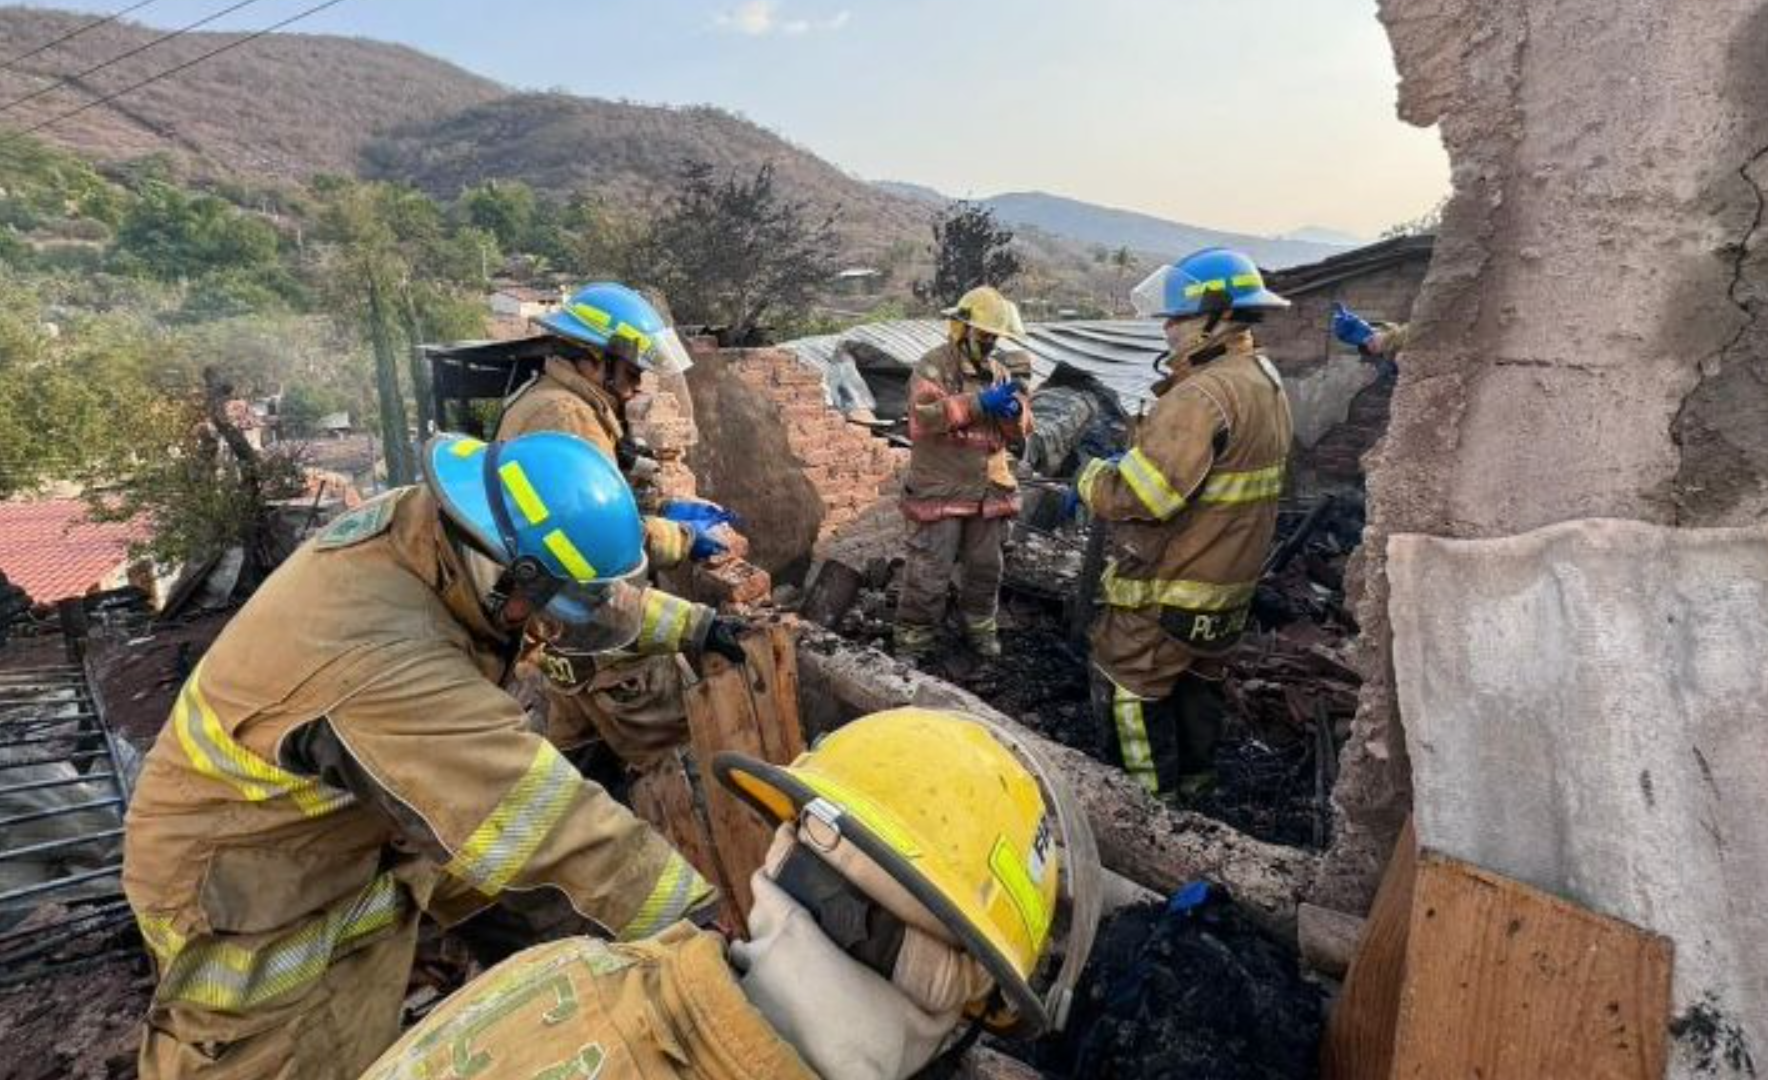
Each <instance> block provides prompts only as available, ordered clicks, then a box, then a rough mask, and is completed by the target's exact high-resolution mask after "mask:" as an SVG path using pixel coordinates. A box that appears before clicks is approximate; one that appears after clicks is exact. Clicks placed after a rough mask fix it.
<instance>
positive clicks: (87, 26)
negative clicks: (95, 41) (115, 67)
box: [0, 0, 159, 75]
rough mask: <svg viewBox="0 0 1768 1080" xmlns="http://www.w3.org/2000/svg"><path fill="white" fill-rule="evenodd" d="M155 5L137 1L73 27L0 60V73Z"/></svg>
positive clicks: (152, 0)
mask: <svg viewBox="0 0 1768 1080" xmlns="http://www.w3.org/2000/svg"><path fill="white" fill-rule="evenodd" d="M157 3H159V0H137V2H136V3H133V4H130V5H129V6H128V7H126V8H124V9H123V10H121V11H119V12H117V13H116V14H114V15H106V16H105V17H104V18H102V19H93V20H92V21H91V22H88V23H81V24H80V25H79V26H76V27H74V28H73V29H72V30H69V31H68V32H67V33H65V34H63V35H61V36H60V37H58V38H55V39H54V40H52V41H45V42H44V43H43V44H41V45H39V46H37V47H36V48H34V49H30V50H27V51H25V52H21V53H19V54H18V55H17V56H14V57H12V58H11V59H9V60H0V71H11V70H12V66H13V65H14V64H16V63H18V62H19V61H20V60H29V59H30V58H31V57H33V56H38V55H40V54H42V53H46V52H48V51H49V50H50V49H53V48H55V47H56V46H57V45H60V44H61V43H62V42H64V41H72V40H73V39H74V38H77V37H79V36H80V35H81V34H84V33H85V32H86V31H88V30H96V29H98V28H99V27H101V26H103V25H105V24H106V23H114V22H116V21H117V20H118V19H120V18H122V17H123V16H125V15H127V14H129V13H130V12H131V11H139V10H140V9H142V8H144V7H146V6H147V5H149V4H157ZM19 74H20V75H26V74H29V72H23V71H21V72H19Z"/></svg>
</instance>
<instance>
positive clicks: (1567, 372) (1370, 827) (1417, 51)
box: [1315, 0, 1768, 910]
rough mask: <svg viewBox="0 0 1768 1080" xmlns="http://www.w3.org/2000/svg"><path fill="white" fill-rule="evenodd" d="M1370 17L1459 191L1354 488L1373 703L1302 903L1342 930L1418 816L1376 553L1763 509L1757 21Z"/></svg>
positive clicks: (1506, 2)
mask: <svg viewBox="0 0 1768 1080" xmlns="http://www.w3.org/2000/svg"><path fill="white" fill-rule="evenodd" d="M1379 8H1380V15H1381V19H1382V21H1383V23H1385V24H1386V26H1387V29H1388V33H1389V37H1390V39H1391V41H1392V44H1393V48H1394V55H1395V58H1396V62H1397V66H1398V68H1399V72H1400V78H1401V83H1400V100H1399V111H1400V115H1401V117H1402V119H1404V120H1406V121H1407V122H1409V123H1413V124H1417V125H1420V126H1428V125H1431V124H1438V125H1440V129H1441V132H1442V137H1443V141H1444V144H1445V145H1446V147H1447V149H1448V151H1449V154H1450V158H1451V162H1452V177H1453V182H1454V194H1453V197H1452V199H1451V201H1450V203H1449V206H1448V208H1447V211H1446V213H1445V216H1444V222H1443V227H1442V230H1441V232H1440V233H1439V235H1438V239H1437V247H1436V252H1435V256H1434V259H1433V262H1432V265H1431V270H1430V275H1429V278H1428V280H1427V282H1426V286H1425V291H1424V293H1423V295H1422V296H1421V297H1420V299H1419V303H1418V306H1417V309H1416V312H1415V317H1414V328H1415V334H1414V337H1413V339H1412V348H1411V351H1410V352H1409V353H1407V354H1406V355H1405V356H1404V357H1403V358H1402V359H1401V376H1400V381H1399V385H1398V387H1397V390H1396V392H1395V396H1394V401H1393V416H1392V423H1391V427H1390V429H1389V433H1388V435H1387V438H1386V439H1385V440H1384V442H1383V444H1382V445H1381V446H1380V447H1379V448H1378V449H1377V451H1376V453H1375V455H1374V456H1373V464H1374V468H1373V470H1372V472H1371V475H1370V478H1369V492H1370V504H1369V509H1370V527H1369V533H1368V535H1367V536H1366V538H1365V541H1366V542H1365V544H1364V548H1363V551H1364V565H1363V566H1362V567H1361V568H1360V570H1361V572H1360V573H1359V574H1358V575H1357V576H1358V577H1360V578H1361V580H1362V582H1363V586H1362V588H1361V590H1360V593H1361V596H1360V599H1359V601H1358V615H1359V619H1360V621H1361V624H1362V626H1363V630H1364V634H1363V650H1364V655H1363V667H1364V671H1365V674H1366V676H1367V678H1368V681H1367V683H1366V684H1365V687H1364V690H1363V696H1362V701H1361V707H1360V709H1359V712H1358V717H1357V721H1356V724H1355V726H1354V728H1353V731H1352V734H1351V740H1350V743H1349V744H1348V745H1347V746H1346V748H1345V751H1344V755H1343V760H1342V773H1341V781H1340V784H1339V788H1338V792H1337V803H1338V811H1339V829H1338V841H1337V844H1336V846H1335V847H1334V849H1333V850H1332V852H1331V853H1330V855H1329V857H1328V859H1327V861H1326V865H1325V867H1324V870H1323V872H1322V874H1321V877H1320V879H1319V884H1318V885H1317V887H1316V896H1315V899H1316V901H1317V902H1320V903H1322V904H1324V905H1326V906H1330V907H1336V908H1340V909H1343V910H1358V909H1361V908H1363V907H1366V906H1367V903H1368V901H1369V899H1370V898H1371V896H1372V895H1373V890H1374V886H1375V883H1376V880H1377V878H1378V876H1379V873H1380V869H1381V866H1382V865H1383V863H1384V862H1385V859H1386V856H1387V853H1388V851H1389V849H1390V848H1391V846H1392V841H1393V837H1394V836H1395V834H1396V833H1397V830H1398V828H1399V826H1400V824H1401V822H1402V821H1403V819H1404V817H1405V814H1406V813H1407V810H1408V808H1409V803H1410V798H1411V790H1410V765H1409V763H1408V761H1407V758H1406V750H1405V744H1404V740H1403V738H1402V737H1401V731H1400V728H1399V720H1398V708H1397V706H1396V704H1395V701H1394V691H1393V673H1392V665H1391V658H1390V644H1391V631H1390V627H1389V624H1388V618H1387V613H1386V607H1387V593H1388V588H1387V582H1386V578H1385V569H1384V566H1383V559H1382V552H1383V551H1384V550H1385V546H1386V541H1387V537H1389V536H1390V535H1394V534H1398V533H1424V534H1429V535H1435V536H1447V537H1491V536H1501V535H1509V534H1514V533H1518V532H1522V531H1525V530H1529V529H1533V528H1537V527H1539V526H1542V525H1547V524H1551V523H1554V522H1558V521H1565V520H1570V519H1575V518H1582V517H1619V518H1632V519H1637V520H1642V521H1649V522H1656V523H1660V524H1670V525H1691V526H1693V525H1730V524H1742V523H1747V522H1751V521H1756V520H1760V519H1761V518H1762V516H1763V512H1764V510H1765V509H1768V340H1765V336H1768V324H1764V322H1763V321H1762V320H1760V319H1758V318H1757V315H1758V313H1759V311H1760V308H1761V305H1762V300H1763V289H1764V288H1765V287H1768V266H1765V265H1764V258H1765V256H1764V250H1763V244H1762V236H1761V230H1762V226H1763V194H1762V185H1763V184H1764V183H1768V62H1765V61H1768V6H1765V5H1764V4H1762V3H1761V2H1760V0H1702V2H1700V3H1698V4H1696V3H1687V4H1664V3H1661V2H1660V0H1379ZM1493 797H1495V798H1502V797H1503V795H1502V793H1501V792H1494V793H1493Z"/></svg>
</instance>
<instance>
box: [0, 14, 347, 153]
mask: <svg viewBox="0 0 1768 1080" xmlns="http://www.w3.org/2000/svg"><path fill="white" fill-rule="evenodd" d="M247 2H248V3H252V2H256V0H247ZM343 2H344V0H325V3H323V4H314V5H313V6H312V7H310V8H306V9H305V10H302V11H297V12H295V13H294V14H293V15H290V16H289V17H288V18H286V19H284V20H282V21H281V22H278V23H272V24H271V25H269V26H266V27H265V28H264V29H262V30H254V31H253V32H252V33H250V34H247V35H246V36H245V37H242V38H237V39H235V40H233V41H230V42H228V43H227V44H225V45H222V46H219V47H217V48H213V49H210V50H209V51H208V52H206V53H203V54H201V55H200V56H196V57H193V58H192V59H189V60H186V61H185V62H184V63H182V64H178V65H176V66H174V67H169V68H167V69H166V70H164V71H161V72H159V73H158V74H154V75H149V76H148V77H147V78H145V79H142V80H141V81H139V82H136V83H133V84H131V85H129V86H125V87H123V88H122V89H121V90H118V91H115V92H114V93H109V94H106V95H104V96H103V97H99V98H93V99H92V100H91V101H88V102H87V103H86V104H84V105H82V106H80V107H79V108H77V109H69V110H68V111H67V112H64V113H61V114H59V115H56V116H51V117H50V118H49V119H47V120H44V121H42V122H40V123H36V124H32V125H31V126H30V127H28V128H25V129H23V130H21V131H14V132H10V134H13V135H33V134H35V133H37V132H39V131H42V130H43V129H44V128H46V127H49V126H50V125H52V124H59V123H61V122H62V121H63V120H70V119H72V118H74V117H76V116H79V115H80V114H81V113H83V112H86V111H87V110H89V109H96V108H97V107H98V106H100V105H103V104H105V103H107V102H111V101H115V100H116V99H118V98H120V97H122V96H123V95H124V94H132V93H134V92H135V91H137V90H139V89H141V88H142V87H144V86H148V85H151V84H153V83H156V82H159V81H160V80H161V79H165V78H169V77H171V76H173V75H176V74H178V73H179V72H181V71H186V70H189V69H190V68H193V67H195V66H197V65H198V64H200V63H202V62H203V61H204V60H207V59H209V58H211V57H215V56H220V55H221V54H222V53H224V52H227V51H228V50H230V49H237V48H239V47H240V46H241V45H244V44H247V43H248V42H252V41H256V40H258V39H259V38H261V37H263V36H265V35H266V34H273V33H275V32H276V31H278V30H281V29H282V28H283V27H285V26H288V25H290V24H292V23H297V22H300V21H301V20H302V19H305V18H307V17H308V16H310V15H317V14H319V13H320V12H322V11H324V10H325V9H326V8H330V7H337V6H338V5H339V4H341V3H343ZM235 6H243V5H235ZM223 14H225V13H223ZM3 111H5V110H4V109H0V112H3Z"/></svg>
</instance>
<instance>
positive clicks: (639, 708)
mask: <svg viewBox="0 0 1768 1080" xmlns="http://www.w3.org/2000/svg"><path fill="white" fill-rule="evenodd" d="M534 324H535V326H536V327H538V328H539V329H541V330H543V331H545V332H546V334H547V336H548V338H549V340H550V342H551V346H552V355H551V356H550V357H548V358H547V361H546V366H545V370H544V371H543V372H542V373H541V375H540V377H539V378H537V379H535V380H534V381H533V382H531V383H529V384H528V385H527V386H525V387H523V388H522V389H521V390H519V391H518V392H517V393H516V394H515V395H514V396H513V397H511V398H510V400H509V401H508V402H506V403H505V406H504V412H503V417H502V419H501V420H500V421H499V422H498V429H497V433H498V436H499V437H500V438H505V439H508V438H513V437H515V436H517V435H524V434H528V433H531V432H537V431H558V432H564V433H565V434H568V435H575V436H577V437H578V438H581V439H585V440H587V441H589V442H590V443H592V444H594V445H595V446H596V447H597V448H598V449H599V450H601V451H602V452H603V453H604V454H606V455H608V457H609V458H610V459H613V460H615V461H616V462H618V464H619V466H620V469H621V474H622V475H623V476H625V477H626V478H627V480H628V481H629V482H630V483H631V484H632V486H633V488H634V490H635V491H636V492H638V493H639V498H640V503H641V505H642V506H645V507H647V508H648V509H650V510H652V511H654V513H651V514H650V515H649V516H647V517H646V518H645V522H644V536H645V552H646V555H647V557H648V558H649V561H650V566H651V568H652V569H654V570H664V569H669V568H670V567H674V566H677V565H679V564H681V563H682V562H684V561H689V560H692V561H699V560H704V559H709V558H712V557H713V556H716V555H719V554H722V553H723V552H724V551H725V550H726V540H727V539H731V538H732V536H731V534H730V533H729V532H728V531H727V530H729V529H730V528H731V525H732V522H733V520H734V518H733V516H732V515H731V514H730V513H729V512H728V511H726V510H724V509H723V508H721V507H719V506H717V505H715V504H712V503H708V502H701V501H698V500H693V499H672V500H668V501H663V500H661V499H659V498H656V497H655V496H654V493H653V492H652V490H651V484H650V477H651V475H652V474H653V473H654V472H655V469H656V462H655V461H654V460H652V459H651V458H649V457H648V456H647V455H645V454H643V453H641V452H639V448H638V446H637V444H636V443H634V441H633V440H632V439H631V438H630V437H629V434H628V432H627V430H626V405H627V403H628V402H629V401H630V400H631V399H632V398H633V397H634V396H635V395H636V394H637V393H638V391H639V384H640V380H641V379H642V378H643V377H644V376H645V375H647V374H649V375H653V376H659V377H669V376H676V375H680V374H682V373H683V372H685V371H686V370H687V369H688V367H689V366H690V364H691V362H690V360H689V359H688V355H687V350H686V349H684V348H683V347H682V344H681V341H680V339H679V338H678V337H677V336H676V333H675V331H674V329H672V328H671V327H670V325H669V322H668V320H667V319H665V318H664V317H663V315H662V313H661V312H659V311H658V310H657V307H656V306H655V305H654V304H652V303H651V302H650V301H649V300H646V299H645V298H644V297H643V296H641V295H640V294H639V293H637V292H636V291H634V290H632V289H629V288H627V287H626V286H624V285H619V284H615V283H613V282H598V283H595V284H592V285H587V286H585V287H584V288H582V289H579V290H578V291H577V292H576V293H574V294H573V295H572V296H571V297H570V298H569V299H567V300H566V301H565V303H564V304H563V305H562V306H561V307H560V308H559V309H558V310H557V311H551V312H547V313H546V314H544V315H541V316H539V317H537V318H536V319H535V320H534ZM645 596H646V602H647V604H648V605H649V610H648V611H647V612H646V618H645V619H644V632H643V634H642V635H641V637H640V639H639V641H638V642H637V646H638V648H636V649H628V650H625V651H624V655H623V654H608V653H601V654H600V655H598V653H597V651H596V650H594V649H592V648H590V647H588V645H587V644H586V643H584V642H580V641H574V640H572V638H571V635H562V636H560V637H557V638H555V639H554V640H552V641H550V642H548V643H547V644H546V645H545V647H544V648H542V649H541V650H540V651H539V652H538V653H537V654H536V660H537V663H538V666H539V668H540V670H541V672H542V673H543V674H545V675H546V676H547V679H548V681H549V684H550V686H551V693H549V694H548V701H547V730H548V736H549V737H550V738H552V739H553V741H554V742H556V743H557V744H558V745H559V746H560V747H561V748H564V749H573V748H576V747H579V746H582V745H584V744H586V743H588V742H589V741H591V740H592V739H596V738H599V739H600V740H601V741H602V742H604V743H606V744H607V745H608V747H609V748H610V749H612V750H613V751H614V753H615V754H616V755H617V756H618V757H619V758H620V759H621V760H622V761H624V762H626V763H627V764H629V765H633V766H637V767H643V766H645V765H647V764H649V763H650V762H652V761H654V760H657V759H659V758H661V757H664V756H665V755H667V754H669V753H670V752H671V751H672V750H673V749H674V748H675V747H676V746H678V745H680V744H682V743H683V742H685V741H686V739H687V711H686V707H685V706H684V704H683V698H682V687H683V679H684V677H685V673H684V672H683V670H682V659H681V657H680V655H679V654H681V653H684V652H685V653H689V654H693V653H697V652H701V651H704V650H713V651H717V652H720V653H722V654H724V655H725V656H727V657H730V658H733V659H736V658H740V657H741V655H742V653H741V650H740V648H739V647H738V646H737V644H736V637H737V634H738V632H739V630H740V626H739V624H738V623H737V622H736V621H735V620H732V619H722V618H718V617H716V616H715V615H714V613H713V611H712V609H710V608H708V607H706V606H705V605H703V604H694V603H690V602H689V601H686V600H682V599H680V598H678V597H675V596H671V595H669V594H668V593H665V592H663V591H662V590H659V589H652V590H650V591H648V592H647V593H646V594H645ZM590 644H593V643H590ZM635 653H640V654H642V655H633V654H635Z"/></svg>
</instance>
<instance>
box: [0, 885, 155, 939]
mask: <svg viewBox="0 0 1768 1080" xmlns="http://www.w3.org/2000/svg"><path fill="white" fill-rule="evenodd" d="M128 906H129V901H127V900H125V899H123V895H122V894H121V893H111V894H110V896H108V897H106V898H104V903H101V904H94V905H92V906H91V907H88V908H86V909H85V910H84V911H70V912H69V913H68V914H67V915H66V917H64V918H61V919H57V920H56V921H55V922H52V923H47V924H44V925H42V926H26V927H22V928H20V929H17V930H8V931H7V932H6V933H4V934H0V954H4V952H5V950H7V949H9V948H11V947H12V946H13V945H15V944H17V943H18V942H21V941H26V940H29V939H32V938H35V937H38V936H39V935H42V934H46V933H48V932H49V931H51V930H59V929H61V928H63V927H66V926H71V925H73V924H74V923H77V922H84V921H86V920H88V919H91V918H94V917H96V916H99V915H105V914H109V913H110V912H113V911H122V910H123V909H124V908H127V907H128Z"/></svg>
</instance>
